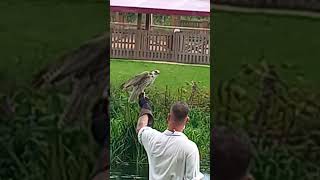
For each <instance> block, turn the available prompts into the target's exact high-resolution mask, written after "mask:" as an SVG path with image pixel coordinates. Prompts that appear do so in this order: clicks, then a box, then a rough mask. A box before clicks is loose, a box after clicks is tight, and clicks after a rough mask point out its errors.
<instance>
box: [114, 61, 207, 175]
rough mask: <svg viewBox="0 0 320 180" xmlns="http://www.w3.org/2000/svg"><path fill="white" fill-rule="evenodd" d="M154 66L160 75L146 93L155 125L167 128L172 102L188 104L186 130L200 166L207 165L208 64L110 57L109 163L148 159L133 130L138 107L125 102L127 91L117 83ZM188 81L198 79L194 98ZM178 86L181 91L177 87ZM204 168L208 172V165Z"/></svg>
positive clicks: (139, 161)
mask: <svg viewBox="0 0 320 180" xmlns="http://www.w3.org/2000/svg"><path fill="white" fill-rule="evenodd" d="M154 69H159V70H160V75H159V77H158V78H157V79H156V81H155V84H154V85H153V87H151V88H150V89H151V90H150V89H149V91H148V90H147V93H148V96H149V98H150V99H151V101H152V104H153V112H154V115H155V128H156V129H158V130H160V131H164V130H165V129H166V121H165V119H166V116H167V114H168V112H169V109H170V106H171V104H172V103H174V102H175V101H178V100H183V101H186V102H188V104H189V105H190V106H191V112H190V123H189V124H188V125H187V127H186V130H185V133H186V135H187V136H188V137H189V138H190V139H191V140H192V141H194V142H195V143H196V144H197V145H198V147H199V151H200V155H201V159H202V163H201V166H202V168H204V167H206V168H208V166H205V165H208V162H209V143H210V113H209V112H210V110H209V101H210V98H209V83H210V81H209V69H210V68H209V67H198V66H190V65H177V64H158V63H150V62H133V61H129V60H125V61H120V60H112V61H111V71H110V74H111V76H110V81H111V108H110V113H111V144H110V146H111V163H112V164H114V165H115V164H119V163H120V164H121V163H123V162H125V163H128V162H133V163H138V164H144V163H147V156H146V154H145V151H144V150H143V148H142V146H141V145H140V144H139V143H138V142H137V137H136V133H135V127H136V123H137V119H138V117H137V115H138V112H139V109H138V107H137V104H136V103H134V104H131V103H128V99H127V98H128V95H127V94H126V93H124V92H122V91H121V89H119V86H120V84H122V83H123V82H125V81H126V80H127V79H129V78H131V77H133V76H134V75H136V74H137V73H141V72H143V71H150V70H154ZM190 81H196V82H198V81H200V82H201V83H200V84H199V90H198V91H197V93H196V95H195V96H194V100H190V96H191V89H192V88H191V85H187V83H186V82H190ZM166 86H167V87H168V88H167V89H166ZM181 88H182V89H184V91H179V90H180V89H181ZM194 102H197V103H196V104H194ZM203 171H204V172H207V173H209V172H208V169H203Z"/></svg>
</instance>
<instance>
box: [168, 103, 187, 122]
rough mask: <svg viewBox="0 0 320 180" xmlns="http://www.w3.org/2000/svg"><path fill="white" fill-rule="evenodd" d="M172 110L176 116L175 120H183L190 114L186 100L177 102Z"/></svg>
mask: <svg viewBox="0 0 320 180" xmlns="http://www.w3.org/2000/svg"><path fill="white" fill-rule="evenodd" d="M170 112H171V113H172V115H173V116H174V118H173V119H174V120H176V121H178V122H183V120H184V119H185V118H186V117H187V116H188V113H189V107H188V105H187V103H185V102H176V103H175V104H173V105H172V106H171V109H170Z"/></svg>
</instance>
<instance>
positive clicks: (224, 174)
mask: <svg viewBox="0 0 320 180" xmlns="http://www.w3.org/2000/svg"><path fill="white" fill-rule="evenodd" d="M251 158H252V149H251V144H250V140H249V138H248V137H247V136H246V135H245V134H244V133H241V132H240V131H237V130H234V129H228V128H226V127H215V128H212V132H211V163H213V179H214V180H240V179H241V178H242V177H244V176H245V175H247V173H248V169H249V165H250V161H251Z"/></svg>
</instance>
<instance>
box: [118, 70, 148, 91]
mask: <svg viewBox="0 0 320 180" xmlns="http://www.w3.org/2000/svg"><path fill="white" fill-rule="evenodd" d="M148 74H149V72H147V71H146V72H143V73H141V74H138V75H136V76H134V77H133V78H131V79H130V80H128V81H127V82H126V83H124V84H123V85H122V87H123V90H125V91H127V90H129V89H131V88H132V87H133V86H137V85H138V84H139V82H140V83H141V82H144V81H146V79H148V78H149V76H148Z"/></svg>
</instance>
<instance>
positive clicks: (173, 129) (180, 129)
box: [168, 127, 184, 132]
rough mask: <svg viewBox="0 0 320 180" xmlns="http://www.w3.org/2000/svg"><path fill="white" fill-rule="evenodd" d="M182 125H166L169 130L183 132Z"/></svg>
mask: <svg viewBox="0 0 320 180" xmlns="http://www.w3.org/2000/svg"><path fill="white" fill-rule="evenodd" d="M183 129H184V128H183V127H168V130H169V131H171V132H183Z"/></svg>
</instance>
